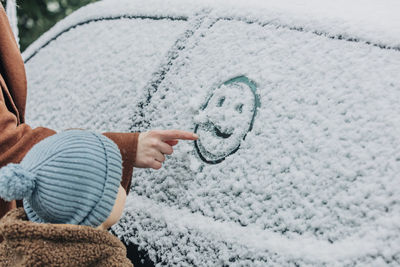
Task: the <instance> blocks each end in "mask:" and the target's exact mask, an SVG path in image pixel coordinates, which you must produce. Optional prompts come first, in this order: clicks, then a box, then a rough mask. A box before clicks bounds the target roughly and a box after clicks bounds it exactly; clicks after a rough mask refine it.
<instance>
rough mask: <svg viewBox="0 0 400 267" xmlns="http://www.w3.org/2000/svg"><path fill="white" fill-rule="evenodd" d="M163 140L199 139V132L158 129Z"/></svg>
mask: <svg viewBox="0 0 400 267" xmlns="http://www.w3.org/2000/svg"><path fill="white" fill-rule="evenodd" d="M157 134H158V135H159V136H160V137H161V140H162V141H167V140H174V139H181V140H197V139H198V138H199V137H198V135H197V134H195V133H192V132H187V131H181V130H163V131H157Z"/></svg>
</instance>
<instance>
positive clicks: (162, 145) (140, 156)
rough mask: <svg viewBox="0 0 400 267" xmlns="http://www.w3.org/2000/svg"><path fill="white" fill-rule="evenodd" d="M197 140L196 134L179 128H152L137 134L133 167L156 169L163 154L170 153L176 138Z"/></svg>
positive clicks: (160, 163)
mask: <svg viewBox="0 0 400 267" xmlns="http://www.w3.org/2000/svg"><path fill="white" fill-rule="evenodd" d="M179 139H180V140H197V139H198V136H197V135H196V134H194V133H191V132H186V131H180V130H153V131H149V132H144V133H140V134H139V138H138V145H137V150H136V162H135V167H138V168H153V169H155V170H158V169H160V168H161V166H162V163H163V162H164V161H165V155H171V154H172V153H173V152H174V150H173V148H172V147H173V146H175V145H176V144H178V140H179Z"/></svg>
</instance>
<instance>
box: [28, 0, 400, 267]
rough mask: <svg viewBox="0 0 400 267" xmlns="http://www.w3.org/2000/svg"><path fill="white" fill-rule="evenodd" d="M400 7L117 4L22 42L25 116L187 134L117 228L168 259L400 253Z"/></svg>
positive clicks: (289, 259) (394, 257) (393, 258)
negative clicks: (194, 136) (191, 136)
mask: <svg viewBox="0 0 400 267" xmlns="http://www.w3.org/2000/svg"><path fill="white" fill-rule="evenodd" d="M398 10H400V4H399V3H397V2H395V1H387V2H385V3H382V2H378V1H372V0H370V1H354V2H352V3H347V2H346V1H335V2H330V1H308V2H307V3H302V4H300V3H297V1H294V0H292V1H290V0H286V1H270V2H266V3H263V2H261V1H218V2H216V3H215V2H212V1H202V2H197V3H188V2H187V1H183V0H170V1H161V0H150V1H140V0H137V1H127V0H124V1H118V2H116V1H107V0H106V1H101V2H98V3H96V4H92V5H89V6H87V7H84V8H82V9H80V10H79V11H77V12H75V13H73V14H72V15H70V16H69V17H67V18H66V19H64V20H63V21H61V22H60V23H58V24H57V25H56V26H55V27H53V28H52V29H51V30H50V31H49V32H47V33H46V34H44V35H43V36H42V37H41V38H40V39H39V40H37V41H36V42H35V43H34V44H33V45H31V46H30V47H29V48H28V49H27V50H26V51H25V52H24V54H23V56H24V58H25V61H26V69H27V75H28V88H29V89H28V94H29V95H28V106H27V121H28V122H30V123H31V124H32V125H35V126H39V125H45V126H49V127H53V128H55V129H57V130H62V129H66V128H71V127H79V128H86V129H92V130H97V131H107V130H119V131H145V130H148V129H171V128H176V129H182V130H189V131H193V132H196V133H198V134H199V135H200V139H199V140H198V141H196V142H180V144H179V145H178V146H177V148H176V149H175V153H174V154H173V156H170V157H167V160H166V162H165V164H164V167H163V168H162V169H161V170H159V171H153V170H144V169H141V170H138V169H136V170H135V171H134V176H133V180H132V189H131V193H130V195H129V196H128V200H127V204H126V209H125V212H124V216H123V218H122V219H121V221H120V223H119V224H118V225H116V226H114V227H113V231H114V232H115V233H116V234H117V235H118V236H119V237H120V238H121V239H122V240H124V242H126V243H127V244H136V245H138V246H139V247H140V249H142V250H145V251H147V253H148V255H149V257H150V259H151V260H152V261H153V262H154V263H155V264H156V265H170V266H191V265H193V266H244V265H246V266H265V265H300V266H303V265H328V266H336V265H340V266H342V265H360V266H364V265H374V266H377V265H392V266H396V265H399V264H400V226H399V224H398V222H399V219H400V175H399V173H400V115H399V114H400V105H399V103H400V76H399V75H398V73H399V71H400V37H399V36H400V20H399V17H398Z"/></svg>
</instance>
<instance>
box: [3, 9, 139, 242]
mask: <svg viewBox="0 0 400 267" xmlns="http://www.w3.org/2000/svg"><path fill="white" fill-rule="evenodd" d="M0 87H1V91H0V167H2V166H4V165H6V164H8V163H10V162H12V163H18V162H20V161H21V160H22V158H23V157H24V156H25V154H26V153H27V152H28V151H29V150H30V149H31V148H32V146H33V145H35V144H36V143H38V142H39V141H41V140H43V139H44V138H46V137H48V136H50V135H53V134H55V131H53V130H50V129H47V128H43V127H39V128H35V129H32V128H31V127H30V126H29V125H27V124H26V123H25V118H24V117H25V104H26V95H27V82H26V76H25V68H24V62H23V60H22V57H21V54H20V51H19V48H18V46H17V43H16V42H15V40H14V35H13V34H12V31H11V28H10V25H9V22H8V19H7V16H6V13H5V11H4V8H3V6H2V5H1V3H0ZM82 127H83V128H84V125H82ZM104 135H105V136H107V137H109V138H110V139H112V140H113V141H114V142H115V143H116V144H117V145H118V147H119V149H120V151H121V155H122V160H123V175H122V182H121V184H122V186H123V187H124V188H125V190H126V191H127V193H128V192H129V188H130V184H131V178H132V169H133V164H134V161H135V157H136V148H137V140H138V135H139V134H138V133H105V134H104ZM18 204H19V205H18V206H20V205H21V202H18ZM15 207H16V202H15V201H13V202H6V201H4V200H2V199H0V218H1V217H2V216H4V214H5V213H7V211H9V210H11V209H12V208H15ZM0 240H1V238H0Z"/></svg>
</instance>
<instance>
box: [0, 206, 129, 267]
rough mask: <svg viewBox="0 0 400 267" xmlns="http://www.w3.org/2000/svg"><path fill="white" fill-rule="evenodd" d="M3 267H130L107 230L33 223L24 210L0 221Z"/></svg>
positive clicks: (10, 214)
mask: <svg viewBox="0 0 400 267" xmlns="http://www.w3.org/2000/svg"><path fill="white" fill-rule="evenodd" d="M0 235H1V236H3V238H4V240H3V242H1V243H0V267H6V266H7V267H8V266H107V267H112V266H115V267H117V266H118V267H128V266H129V267H131V266H133V265H132V263H131V262H130V260H129V259H128V258H127V257H126V248H125V246H124V245H123V244H122V243H121V241H120V240H119V239H118V238H117V237H115V236H113V235H112V234H110V233H109V232H108V231H106V230H100V229H96V228H93V227H91V226H82V225H69V224H47V223H34V222H30V221H28V219H27V216H26V214H25V211H24V209H23V208H18V209H13V210H11V211H10V212H8V213H7V214H6V215H5V216H4V217H3V219H2V220H0Z"/></svg>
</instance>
